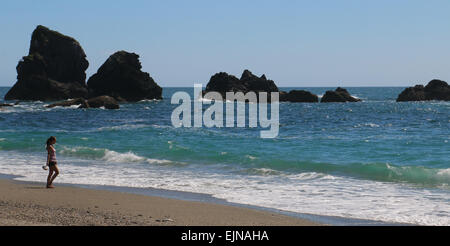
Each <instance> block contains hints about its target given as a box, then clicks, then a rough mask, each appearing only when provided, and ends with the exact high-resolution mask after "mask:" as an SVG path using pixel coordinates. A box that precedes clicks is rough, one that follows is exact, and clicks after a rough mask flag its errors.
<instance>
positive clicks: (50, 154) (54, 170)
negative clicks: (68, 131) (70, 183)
mask: <svg viewBox="0 0 450 246" xmlns="http://www.w3.org/2000/svg"><path fill="white" fill-rule="evenodd" d="M55 143H56V138H55V137H54V136H51V137H49V138H48V139H47V147H46V149H47V166H48V167H49V171H48V177H47V188H55V187H54V186H53V185H52V184H53V180H55V178H56V176H58V174H59V169H58V163H57V162H56V150H55V147H53V145H54V144H55Z"/></svg>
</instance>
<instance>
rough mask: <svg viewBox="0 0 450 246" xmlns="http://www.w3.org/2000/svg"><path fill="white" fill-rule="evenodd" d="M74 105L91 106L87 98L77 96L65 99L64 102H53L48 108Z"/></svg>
mask: <svg viewBox="0 0 450 246" xmlns="http://www.w3.org/2000/svg"><path fill="white" fill-rule="evenodd" d="M73 105H80V106H83V107H84V108H89V105H88V104H87V101H86V99H84V98H75V99H71V100H67V101H63V102H57V103H53V104H50V105H47V106H46V107H47V108H54V107H58V106H59V107H70V106H73Z"/></svg>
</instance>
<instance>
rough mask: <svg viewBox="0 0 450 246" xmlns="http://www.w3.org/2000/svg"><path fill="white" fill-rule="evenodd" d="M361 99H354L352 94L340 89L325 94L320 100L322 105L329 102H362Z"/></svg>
mask: <svg viewBox="0 0 450 246" xmlns="http://www.w3.org/2000/svg"><path fill="white" fill-rule="evenodd" d="M360 101H361V99H359V98H355V97H352V96H351V95H350V93H349V92H348V91H347V90H346V89H344V88H341V87H338V88H337V89H336V90H334V91H327V92H325V95H323V97H322V99H321V100H320V102H321V103H328V102H360Z"/></svg>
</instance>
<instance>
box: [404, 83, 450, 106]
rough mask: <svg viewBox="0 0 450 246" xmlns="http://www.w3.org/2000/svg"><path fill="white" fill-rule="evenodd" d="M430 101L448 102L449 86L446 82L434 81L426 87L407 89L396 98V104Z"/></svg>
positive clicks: (449, 99)
mask: <svg viewBox="0 0 450 246" xmlns="http://www.w3.org/2000/svg"><path fill="white" fill-rule="evenodd" d="M430 100H439V101H450V86H449V85H448V84H447V82H445V81H442V80H437V79H435V80H432V81H430V82H429V83H428V84H427V85H426V86H423V85H416V86H414V87H408V88H406V89H405V90H403V91H402V92H401V93H400V95H398V97H397V102H407V101H430Z"/></svg>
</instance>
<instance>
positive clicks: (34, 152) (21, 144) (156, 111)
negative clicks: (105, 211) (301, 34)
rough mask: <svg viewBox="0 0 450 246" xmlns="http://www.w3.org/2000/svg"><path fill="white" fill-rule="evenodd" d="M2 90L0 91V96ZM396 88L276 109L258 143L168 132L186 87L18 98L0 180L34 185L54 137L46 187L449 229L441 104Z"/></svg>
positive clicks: (1, 150)
mask: <svg viewBox="0 0 450 246" xmlns="http://www.w3.org/2000/svg"><path fill="white" fill-rule="evenodd" d="M8 89H9V88H7V87H0V98H2V99H3V97H4V95H5V94H6V92H7V91H8ZM282 89H283V90H286V91H287V90H291V89H294V88H282ZM295 89H305V90H309V91H311V92H312V93H315V94H318V95H323V94H324V93H325V91H326V90H331V89H332V90H334V89H335V88H320V87H310V88H295ZM403 89H404V88H402V87H347V90H348V91H349V92H350V93H351V94H352V95H354V96H356V97H359V98H361V99H362V100H363V102H360V103H323V104H322V103H284V102H283V103H280V128H279V135H278V137H276V138H273V139H263V138H260V131H261V130H262V129H261V128H248V127H247V128H238V127H236V128H206V127H202V128H193V127H192V128H183V127H182V128H175V127H173V126H172V123H171V114H172V111H173V110H174V108H175V107H177V106H178V105H172V104H171V103H170V98H171V96H172V94H173V93H175V92H177V91H187V92H189V93H190V94H191V95H192V93H193V88H164V89H163V97H164V99H163V100H161V101H153V100H150V101H141V102H138V103H126V104H122V105H121V108H120V109H119V110H105V109H87V110H86V109H83V110H82V109H76V108H75V107H69V108H61V107H56V108H52V109H48V108H45V107H44V105H47V104H49V103H48V102H21V103H20V104H18V105H16V106H14V107H4V108H2V109H0V173H3V174H11V175H19V176H20V177H19V178H17V179H18V180H23V181H41V182H45V179H46V175H47V173H46V171H44V170H42V168H41V166H42V165H44V164H45V161H46V150H45V141H46V139H47V138H48V137H49V136H50V135H54V136H56V138H57V144H56V145H55V148H56V150H57V158H58V163H59V168H60V170H61V175H60V176H58V178H57V179H56V181H55V183H56V185H57V184H58V183H73V184H88V185H108V186H124V187H139V188H157V189H167V190H175V191H185V192H194V193H202V194H209V195H212V196H213V197H215V198H220V199H224V200H226V201H229V202H232V203H240V204H248V205H255V206H261V207H266V208H274V209H278V210H283V211H291V212H298V213H307V214H316V215H324V216H342V217H346V218H358V219H367V220H379V221H383V222H387V223H412V224H419V225H450V187H449V183H450V143H449V142H450V102H438V101H430V102H404V103H397V102H395V99H396V98H397V95H398V94H399V93H400V92H401V91H402V90H403ZM0 102H1V101H0ZM207 107H208V106H204V108H205V109H206V108H207Z"/></svg>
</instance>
